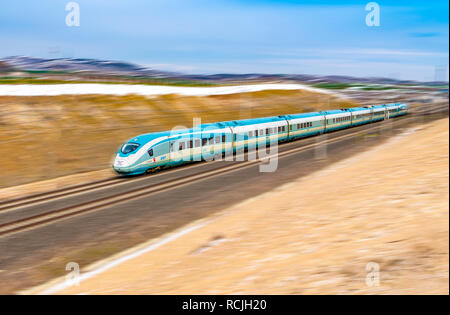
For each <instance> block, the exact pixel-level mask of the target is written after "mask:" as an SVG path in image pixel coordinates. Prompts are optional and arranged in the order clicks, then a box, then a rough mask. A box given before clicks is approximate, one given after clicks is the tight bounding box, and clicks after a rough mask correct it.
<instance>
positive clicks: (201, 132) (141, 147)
mask: <svg viewBox="0 0 450 315" xmlns="http://www.w3.org/2000/svg"><path fill="white" fill-rule="evenodd" d="M407 113H408V106H407V105H406V104H399V103H395V104H386V105H376V106H366V107H353V108H344V109H338V110H330V111H321V112H313V113H302V114H292V115H280V116H274V117H263V118H254V119H244V120H233V121H224V122H217V123H209V124H201V125H198V126H195V127H194V128H190V129H184V130H172V131H163V132H154V133H148V134H143V135H139V136H137V137H134V138H133V139H130V140H129V141H128V142H126V143H125V144H124V145H123V146H122V147H121V148H120V149H119V151H118V153H117V155H116V157H115V160H114V165H113V168H114V170H115V171H116V172H117V173H118V174H121V175H137V174H143V173H146V172H149V171H153V170H156V169H160V168H165V167H169V166H174V165H179V164H183V163H188V162H192V161H201V160H210V159H213V158H214V157H217V156H218V155H220V156H222V155H224V154H225V155H227V154H231V155H232V154H233V153H235V152H236V151H238V150H241V149H250V148H254V147H256V146H260V145H261V144H264V145H266V144H268V143H270V142H273V141H277V142H285V141H292V140H296V139H300V138H303V137H307V136H312V135H316V134H321V133H325V132H330V131H334V130H338V129H343V128H349V127H353V126H358V125H362V124H367V123H372V122H376V121H380V120H384V119H389V118H393V117H397V116H401V115H405V114H407Z"/></svg>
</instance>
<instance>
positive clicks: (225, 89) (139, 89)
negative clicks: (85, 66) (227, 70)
mask: <svg viewBox="0 0 450 315" xmlns="http://www.w3.org/2000/svg"><path fill="white" fill-rule="evenodd" d="M264 90H305V91H310V92H317V93H322V94H331V95H335V96H338V93H335V92H332V91H328V90H326V89H319V88H314V87H311V86H308V85H304V84H294V83H268V84H248V85H235V86H218V87H189V86H167V85H145V84H104V83H103V84H102V83H76V84H72V83H67V84H0V95H1V96H6V95H9V96H46V95H50V96H54V95H82V94H106V95H126V94H138V95H144V96H153V95H165V94H178V95H184V96H207V95H225V94H236V93H247V92H258V91H264ZM339 97H342V96H340V95H339Z"/></svg>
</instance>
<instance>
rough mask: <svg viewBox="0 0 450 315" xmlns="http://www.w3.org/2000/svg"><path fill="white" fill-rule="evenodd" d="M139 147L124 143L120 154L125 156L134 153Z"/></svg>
mask: <svg viewBox="0 0 450 315" xmlns="http://www.w3.org/2000/svg"><path fill="white" fill-rule="evenodd" d="M138 147H139V144H138V143H131V142H130V143H125V144H124V145H123V147H122V150H121V151H122V153H123V154H127V153H131V152H133V151H135V150H136V149H137V148H138Z"/></svg>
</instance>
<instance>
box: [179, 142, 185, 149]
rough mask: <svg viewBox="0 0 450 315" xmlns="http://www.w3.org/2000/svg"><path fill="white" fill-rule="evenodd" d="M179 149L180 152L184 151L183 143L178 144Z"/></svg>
mask: <svg viewBox="0 0 450 315" xmlns="http://www.w3.org/2000/svg"><path fill="white" fill-rule="evenodd" d="M179 149H180V150H184V141H183V142H180V145H179Z"/></svg>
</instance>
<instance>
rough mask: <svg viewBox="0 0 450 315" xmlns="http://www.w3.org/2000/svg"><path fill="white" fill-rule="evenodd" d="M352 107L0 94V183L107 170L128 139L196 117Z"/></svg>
mask: <svg viewBox="0 0 450 315" xmlns="http://www.w3.org/2000/svg"><path fill="white" fill-rule="evenodd" d="M356 105H357V104H354V103H352V102H348V101H344V100H341V99H338V98H335V97H333V96H330V95H326V94H319V93H314V92H308V91H284V90H272V91H261V92H251V93H240V94H231V95H219V96H206V97H180V96H177V95H164V96H156V97H153V98H148V97H144V96H137V95H127V96H113V95H111V96H100V95H84V96H71V95H65V96H42V97H37V96H36V97H34V96H31V97H30V96H28V97H27V96H24V97H18V96H1V97H0V143H1V146H0V163H1V165H2V172H1V175H0V188H1V187H8V186H13V185H18V184H23V183H29V182H33V181H37V180H43V179H49V178H55V177H59V176H63V175H68V174H75V173H80V172H86V171H92V170H98V169H104V168H108V167H109V165H110V162H111V159H112V158H113V156H114V153H115V151H116V150H117V149H118V148H119V146H120V145H121V144H122V143H123V142H124V141H126V140H128V139H129V138H131V137H133V136H135V135H138V134H141V133H147V132H152V131H161V130H170V129H172V128H173V127H175V126H187V127H191V126H192V122H193V118H194V117H199V118H201V121H202V122H204V123H206V122H214V121H223V120H234V119H243V118H251V117H262V116H271V115H280V114H290V113H300V112H308V111H317V110H325V109H332V108H342V107H351V106H356Z"/></svg>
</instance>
